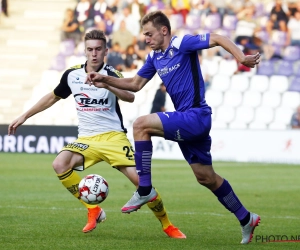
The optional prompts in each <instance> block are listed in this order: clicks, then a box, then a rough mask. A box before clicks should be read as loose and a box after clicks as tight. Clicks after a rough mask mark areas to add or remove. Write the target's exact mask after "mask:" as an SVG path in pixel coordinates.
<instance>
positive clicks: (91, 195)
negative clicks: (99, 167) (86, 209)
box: [78, 174, 108, 204]
mask: <svg viewBox="0 0 300 250" xmlns="http://www.w3.org/2000/svg"><path fill="white" fill-rule="evenodd" d="M78 192H79V198H80V199H81V200H83V201H84V202H86V203H88V204H99V203H101V202H103V201H104V200H105V199H106V197H107V195H108V183H107V181H106V180H105V179H104V178H103V177H102V176H100V175H98V174H89V175H87V176H85V177H84V178H83V179H82V180H81V181H80V182H79V186H78Z"/></svg>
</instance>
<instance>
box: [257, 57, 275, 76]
mask: <svg viewBox="0 0 300 250" xmlns="http://www.w3.org/2000/svg"><path fill="white" fill-rule="evenodd" d="M274 72H275V65H274V62H273V61H261V62H260V63H259V65H258V66H257V73H256V74H257V75H266V76H271V75H273V74H274Z"/></svg>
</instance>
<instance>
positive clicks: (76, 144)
mask: <svg viewBox="0 0 300 250" xmlns="http://www.w3.org/2000/svg"><path fill="white" fill-rule="evenodd" d="M88 147H89V145H87V144H83V143H79V142H72V143H69V144H68V145H67V146H66V148H73V149H78V150H80V151H84V150H86V149H87V148H88Z"/></svg>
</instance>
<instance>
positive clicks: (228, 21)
mask: <svg viewBox="0 0 300 250" xmlns="http://www.w3.org/2000/svg"><path fill="white" fill-rule="evenodd" d="M236 23H237V17H236V16H234V15H225V16H224V18H223V28H224V29H226V30H235V28H236Z"/></svg>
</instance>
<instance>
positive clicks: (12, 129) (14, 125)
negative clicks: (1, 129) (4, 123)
mask: <svg viewBox="0 0 300 250" xmlns="http://www.w3.org/2000/svg"><path fill="white" fill-rule="evenodd" d="M25 121H26V119H25V118H24V117H22V116H20V117H19V118H17V119H16V120H14V121H13V122H12V123H11V124H9V126H8V135H14V134H15V132H16V130H17V128H18V127H19V126H21V125H22V124H23V123H24V122H25Z"/></svg>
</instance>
